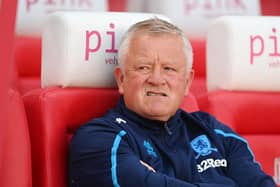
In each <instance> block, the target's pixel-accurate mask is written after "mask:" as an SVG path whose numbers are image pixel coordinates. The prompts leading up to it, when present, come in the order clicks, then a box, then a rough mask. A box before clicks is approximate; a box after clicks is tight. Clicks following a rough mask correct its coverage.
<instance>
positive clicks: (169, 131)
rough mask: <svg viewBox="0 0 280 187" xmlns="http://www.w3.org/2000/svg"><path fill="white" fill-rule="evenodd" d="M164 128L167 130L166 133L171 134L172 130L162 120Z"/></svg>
mask: <svg viewBox="0 0 280 187" xmlns="http://www.w3.org/2000/svg"><path fill="white" fill-rule="evenodd" d="M164 129H165V131H166V132H167V134H168V135H172V131H171V130H170V129H169V128H168V126H167V122H164Z"/></svg>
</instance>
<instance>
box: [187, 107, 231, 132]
mask: <svg viewBox="0 0 280 187" xmlns="http://www.w3.org/2000/svg"><path fill="white" fill-rule="evenodd" d="M185 115H186V116H188V117H187V118H189V119H190V120H192V122H194V123H197V124H198V125H200V126H202V127H204V128H206V129H208V130H210V131H216V130H217V129H220V130H222V131H225V132H232V131H233V130H232V129H231V128H230V127H229V126H228V125H227V124H224V123H223V122H221V121H219V120H218V119H216V117H215V116H213V115H211V114H209V113H207V112H203V111H197V112H192V113H186V114H185Z"/></svg>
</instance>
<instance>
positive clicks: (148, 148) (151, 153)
mask: <svg viewBox="0 0 280 187" xmlns="http://www.w3.org/2000/svg"><path fill="white" fill-rule="evenodd" d="M143 144H144V147H145V148H146V150H147V153H148V154H149V155H152V156H153V157H157V154H156V152H155V151H154V148H153V147H152V146H151V144H150V142H148V141H146V140H144V143H143Z"/></svg>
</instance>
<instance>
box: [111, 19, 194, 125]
mask: <svg viewBox="0 0 280 187" xmlns="http://www.w3.org/2000/svg"><path fill="white" fill-rule="evenodd" d="M192 59H193V54H192V47H191V45H190V42H189V41H188V39H187V38H186V37H185V35H184V33H183V31H181V30H180V29H179V28H178V27H176V26H175V25H173V24H171V23H169V22H166V21H163V20H160V19H158V18H154V19H150V20H146V21H142V22H139V23H136V24H135V25H133V26H132V27H131V28H130V29H129V30H128V31H127V33H126V34H125V35H124V37H123V40H122V42H121V44H120V48H119V66H118V67H116V69H115V77H116V80H117V83H118V87H119V92H120V93H121V94H122V95H123V97H124V101H125V104H126V106H127V107H128V108H129V109H130V110H132V111H134V112H136V113H137V114H139V115H141V116H143V117H145V118H148V119H153V120H160V121H167V120H168V119H169V118H170V117H171V116H172V115H173V114H175V112H176V111H177V109H178V108H179V107H180V105H181V103H182V101H183V98H184V96H185V95H187V94H188V92H189V88H190V85H191V82H192V79H193V74H194V72H193V70H192V61H193V60H192Z"/></svg>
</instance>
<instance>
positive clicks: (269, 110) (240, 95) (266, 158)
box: [198, 90, 280, 176]
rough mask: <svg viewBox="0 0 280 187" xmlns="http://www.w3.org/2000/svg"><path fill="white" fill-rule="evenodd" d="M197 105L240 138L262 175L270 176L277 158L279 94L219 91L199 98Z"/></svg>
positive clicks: (272, 173)
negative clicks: (259, 167) (248, 146)
mask: <svg viewBox="0 0 280 187" xmlns="http://www.w3.org/2000/svg"><path fill="white" fill-rule="evenodd" d="M198 103H199V107H200V109H201V110H204V111H207V112H209V113H211V114H213V115H214V116H216V117H217V118H218V119H219V120H220V121H222V122H224V123H225V124H227V125H229V126H231V127H232V128H233V129H234V130H235V131H237V132H238V133H239V134H240V135H242V136H244V137H245V138H246V139H247V140H248V142H249V144H250V146H251V148H252V150H253V152H254V153H255V157H256V160H257V161H259V162H260V164H261V166H262V167H263V169H264V171H266V172H267V173H268V174H270V175H272V176H273V175H274V172H273V171H274V165H273V162H274V158H275V157H280V146H279V142H280V126H279V117H278V113H279V111H280V93H279V92H278V93H275V92H252V91H251V92H247V91H242V92H241V91H223V90H220V91H215V92H212V93H209V94H208V95H205V96H203V97H200V98H199V99H198Z"/></svg>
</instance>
